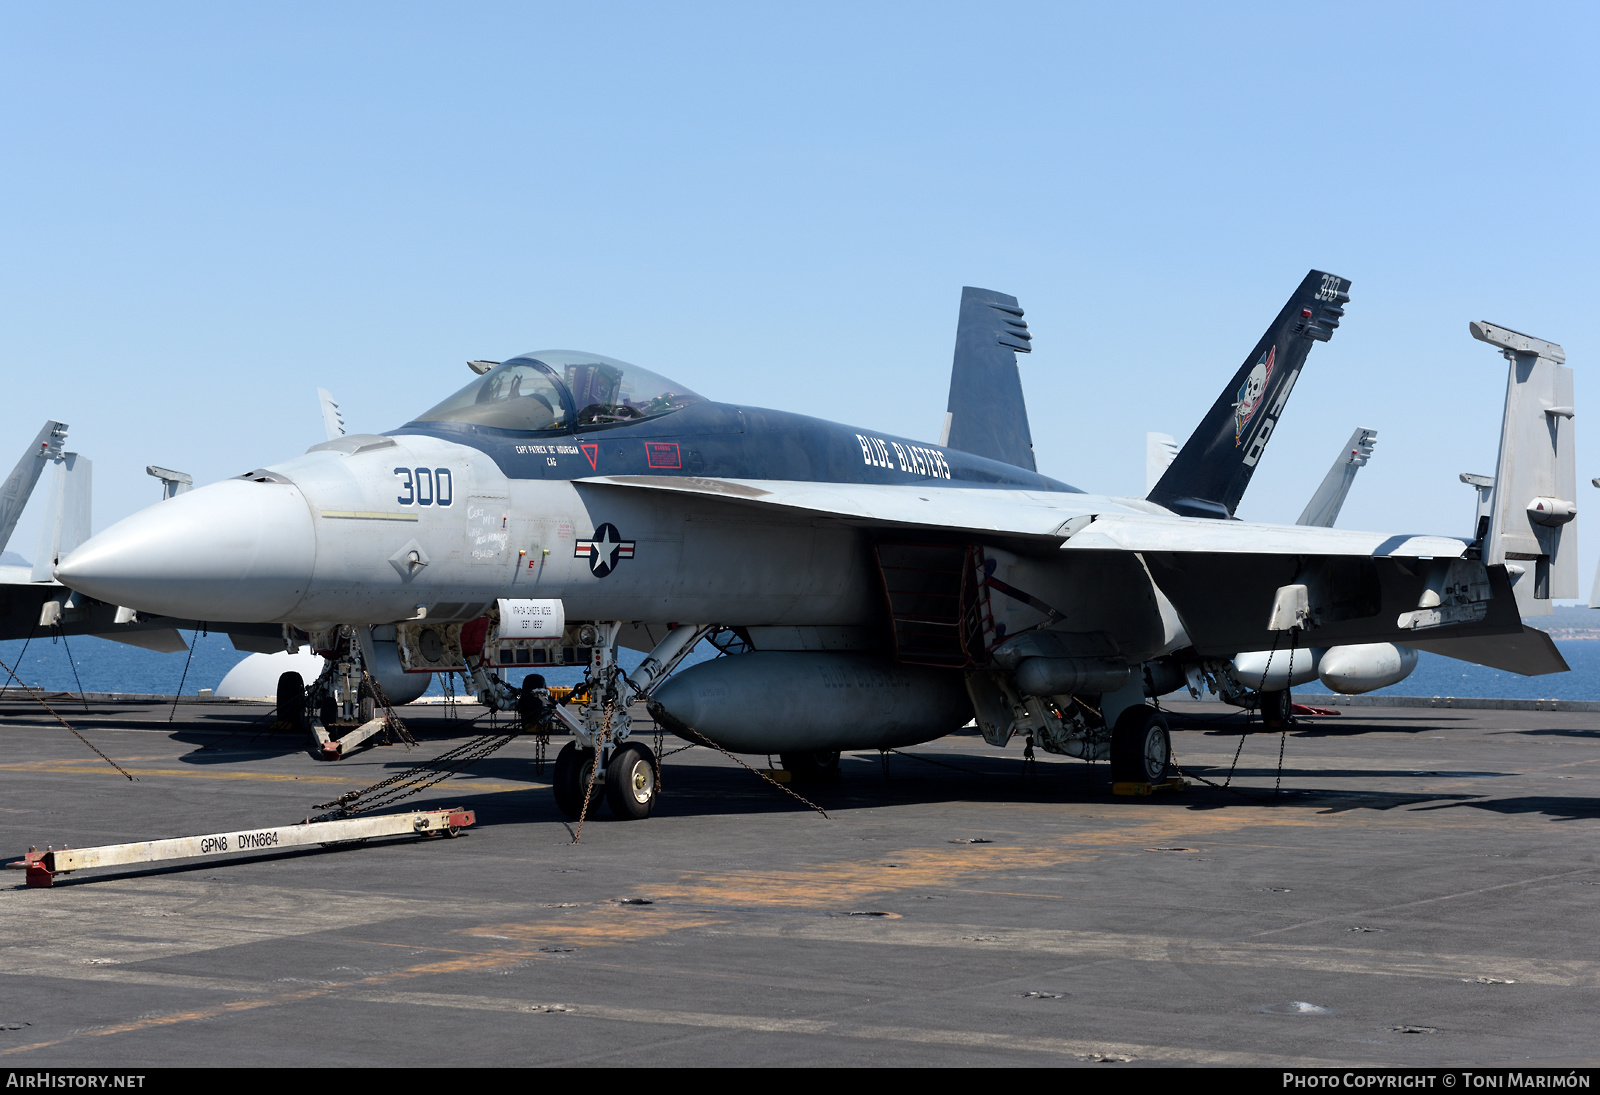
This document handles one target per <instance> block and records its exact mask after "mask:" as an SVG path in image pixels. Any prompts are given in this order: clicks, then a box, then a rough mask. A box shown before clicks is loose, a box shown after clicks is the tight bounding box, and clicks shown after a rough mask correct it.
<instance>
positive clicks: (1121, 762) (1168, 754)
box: [1111, 704, 1172, 783]
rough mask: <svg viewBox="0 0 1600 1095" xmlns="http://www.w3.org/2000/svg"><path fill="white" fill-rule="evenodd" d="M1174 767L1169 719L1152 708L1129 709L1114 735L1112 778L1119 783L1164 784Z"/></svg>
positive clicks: (1141, 705) (1122, 716) (1121, 718)
mask: <svg viewBox="0 0 1600 1095" xmlns="http://www.w3.org/2000/svg"><path fill="white" fill-rule="evenodd" d="M1171 766H1172V735H1171V732H1170V731H1169V730H1168V728H1167V718H1166V716H1165V715H1163V714H1162V713H1161V712H1160V711H1157V710H1156V709H1155V708H1154V707H1151V706H1150V705H1149V704H1140V705H1139V706H1137V707H1130V708H1128V709H1127V710H1126V711H1124V712H1123V713H1122V714H1121V715H1119V716H1118V717H1117V725H1116V726H1115V727H1114V728H1113V729H1112V731H1111V778H1112V780H1113V781H1114V782H1116V783H1163V782H1165V781H1166V779H1167V773H1168V771H1169V770H1170V769H1171Z"/></svg>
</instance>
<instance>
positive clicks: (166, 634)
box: [95, 627, 282, 654]
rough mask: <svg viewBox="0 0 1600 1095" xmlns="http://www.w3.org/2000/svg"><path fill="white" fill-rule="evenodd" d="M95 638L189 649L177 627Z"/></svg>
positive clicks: (162, 649) (169, 650)
mask: <svg viewBox="0 0 1600 1095" xmlns="http://www.w3.org/2000/svg"><path fill="white" fill-rule="evenodd" d="M95 638H97V639H110V640H111V641H112V642H114V643H123V644H125V645H127V646H137V647H139V648H140V649H141V650H154V651H155V652H156V653H157V654H176V653H178V652H179V651H183V650H188V649H189V644H188V643H186V642H184V641H183V636H182V635H180V634H178V629H177V628H175V627H162V628H153V629H151V630H148V631H102V632H98V633H97V634H96V635H95ZM279 645H280V646H281V645H282V644H281V643H280V644H279Z"/></svg>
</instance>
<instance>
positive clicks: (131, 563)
mask: <svg viewBox="0 0 1600 1095" xmlns="http://www.w3.org/2000/svg"><path fill="white" fill-rule="evenodd" d="M316 558H317V536H316V529H315V528H314V527H313V525H312V523H311V510H310V508H309V507H308V506H307V504H306V499H305V495H303V494H302V493H301V492H300V490H299V488H298V487H294V486H291V485H289V484H287V483H256V482H251V481H249V480H243V479H228V480H225V481H223V482H221V483H213V484H212V485H211V486H208V487H201V488H200V489H199V490H194V491H189V492H188V493H186V494H180V495H178V496H177V497H175V498H169V499H168V500H166V501H165V502H158V503H157V504H155V505H153V506H151V507H150V508H149V509H146V510H141V511H139V512H138V513H136V514H134V515H133V516H132V517H129V518H126V519H125V520H122V521H118V522H117V523H116V524H114V525H112V526H111V527H110V528H108V529H106V531H104V532H102V533H100V535H98V536H95V537H93V538H91V539H90V540H88V541H86V542H85V543H84V544H83V545H82V546H81V547H79V548H78V549H77V550H76V551H74V552H73V553H72V554H71V555H69V556H67V557H66V558H65V559H63V560H62V561H61V563H60V564H59V565H58V566H57V567H56V569H55V576H56V580H57V581H59V582H61V583H62V584H63V585H65V586H67V587H69V588H71V589H75V590H78V591H80V592H82V593H86V594H88V595H89V596H91V597H94V598H96V599H98V600H101V601H106V602H109V603H110V604H115V605H125V606H127V607H129V608H135V609H138V610H139V611H141V612H151V613H159V614H161V615H163V616H176V617H179V618H181V619H189V620H207V621H210V620H215V621H219V622H220V621H234V622H239V623H265V622H271V621H274V620H279V619H282V618H283V617H284V616H285V615H287V614H288V613H289V611H290V610H291V609H293V608H294V606H295V605H296V604H298V603H299V601H300V598H301V597H303V596H304V595H305V592H306V588H307V587H308V586H309V585H310V583H311V572H312V569H313V567H314V565H315V563H316Z"/></svg>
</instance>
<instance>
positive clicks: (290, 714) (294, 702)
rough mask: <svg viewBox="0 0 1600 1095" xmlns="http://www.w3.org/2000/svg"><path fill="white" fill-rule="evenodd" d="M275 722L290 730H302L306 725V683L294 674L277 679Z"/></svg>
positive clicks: (290, 673)
mask: <svg viewBox="0 0 1600 1095" xmlns="http://www.w3.org/2000/svg"><path fill="white" fill-rule="evenodd" d="M277 721H279V722H281V723H284V724H285V725H287V726H288V727H289V728H290V729H292V730H304V729H305V724H306V682H305V678H304V677H302V676H300V674H298V673H295V672H289V673H285V674H283V675H282V676H280V677H279V678H278V708H277Z"/></svg>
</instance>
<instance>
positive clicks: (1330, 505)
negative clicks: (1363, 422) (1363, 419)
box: [1295, 426, 1378, 528]
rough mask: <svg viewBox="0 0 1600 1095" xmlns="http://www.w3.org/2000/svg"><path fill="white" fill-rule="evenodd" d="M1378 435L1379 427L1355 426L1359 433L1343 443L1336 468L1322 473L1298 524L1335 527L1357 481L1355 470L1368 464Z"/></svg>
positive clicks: (1334, 466) (1336, 461)
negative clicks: (1318, 484)
mask: <svg viewBox="0 0 1600 1095" xmlns="http://www.w3.org/2000/svg"><path fill="white" fill-rule="evenodd" d="M1377 438H1378V431H1377V430H1369V429H1367V428H1366V427H1364V426H1357V427H1356V432H1355V433H1353V434H1351V435H1350V440H1349V441H1346V442H1345V443H1344V449H1343V450H1342V451H1341V452H1340V453H1339V455H1338V456H1337V457H1335V458H1334V461H1333V467H1331V468H1329V469H1328V474H1327V475H1325V476H1323V479H1322V485H1321V486H1320V487H1318V488H1317V493H1315V494H1313V495H1312V496H1311V501H1309V502H1307V503H1306V508H1305V512H1304V513H1302V514H1301V515H1300V520H1298V521H1296V522H1295V524H1297V525H1315V526H1317V527H1319V528H1332V527H1333V523H1334V522H1335V521H1337V520H1338V519H1339V511H1340V510H1341V509H1343V508H1344V500H1345V498H1347V497H1348V496H1349V494H1350V484H1351V483H1354V482H1355V481H1356V472H1358V471H1360V470H1361V469H1362V468H1364V467H1366V464H1367V461H1368V460H1370V459H1372V445H1373V442H1375V441H1376V440H1377Z"/></svg>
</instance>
